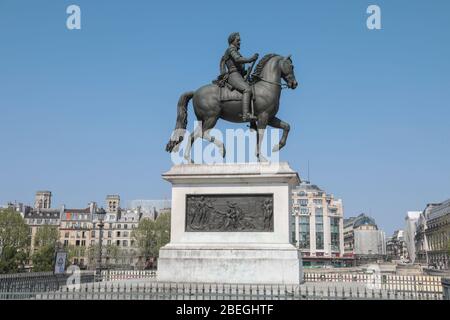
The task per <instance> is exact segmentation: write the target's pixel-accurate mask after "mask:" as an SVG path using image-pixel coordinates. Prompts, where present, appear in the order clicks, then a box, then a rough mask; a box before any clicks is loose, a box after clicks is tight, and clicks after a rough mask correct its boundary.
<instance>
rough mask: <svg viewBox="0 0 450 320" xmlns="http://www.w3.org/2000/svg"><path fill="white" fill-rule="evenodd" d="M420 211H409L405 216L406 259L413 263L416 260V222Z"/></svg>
mask: <svg viewBox="0 0 450 320" xmlns="http://www.w3.org/2000/svg"><path fill="white" fill-rule="evenodd" d="M420 214H421V212H420V211H409V212H408V213H407V214H406V217H405V244H406V248H407V250H408V260H409V262H410V263H414V262H415V260H416V243H415V236H416V228H417V226H416V224H417V221H418V220H419V218H420Z"/></svg>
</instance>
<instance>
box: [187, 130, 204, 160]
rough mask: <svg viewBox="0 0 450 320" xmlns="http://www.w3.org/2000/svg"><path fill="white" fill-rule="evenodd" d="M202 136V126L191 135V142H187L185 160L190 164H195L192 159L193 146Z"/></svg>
mask: <svg viewBox="0 0 450 320" xmlns="http://www.w3.org/2000/svg"><path fill="white" fill-rule="evenodd" d="M201 136H202V127H201V126H197V127H196V128H195V130H194V132H192V133H191V134H190V135H189V140H188V142H187V145H186V150H185V152H184V158H185V159H186V161H188V162H190V163H194V161H193V160H192V158H191V149H192V145H193V144H194V142H195V140H196V139H197V138H200V137H201Z"/></svg>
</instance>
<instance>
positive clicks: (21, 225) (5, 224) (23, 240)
mask: <svg viewBox="0 0 450 320" xmlns="http://www.w3.org/2000/svg"><path fill="white" fill-rule="evenodd" d="M29 245H30V228H29V227H28V225H27V224H26V223H25V220H24V219H23V218H22V216H21V215H20V213H18V212H16V211H15V210H14V209H11V208H8V209H0V273H15V272H18V271H20V270H22V269H23V268H24V267H25V264H26V261H27V260H28V257H29Z"/></svg>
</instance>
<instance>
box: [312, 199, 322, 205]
mask: <svg viewBox="0 0 450 320" xmlns="http://www.w3.org/2000/svg"><path fill="white" fill-rule="evenodd" d="M313 202H314V204H315V205H319V206H321V205H322V199H314V200H313Z"/></svg>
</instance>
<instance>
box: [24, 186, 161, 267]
mask: <svg viewBox="0 0 450 320" xmlns="http://www.w3.org/2000/svg"><path fill="white" fill-rule="evenodd" d="M51 198H52V194H51V192H50V191H38V192H37V193H36V197H35V202H34V205H35V207H33V208H32V207H27V206H24V209H23V216H24V218H25V222H26V223H27V224H28V225H29V226H30V237H31V250H32V251H31V252H34V251H35V248H34V242H35V237H36V233H37V230H38V229H39V228H40V227H42V226H45V225H52V226H55V227H56V228H58V230H59V242H60V244H61V245H62V246H63V247H64V248H65V249H66V250H67V251H68V252H69V259H70V261H69V262H70V263H71V264H74V265H78V266H79V267H80V268H81V269H95V268H96V266H97V263H98V256H99V251H98V250H99V242H100V228H99V225H100V221H99V217H98V214H97V212H98V207H97V204H96V203H95V202H91V203H89V205H88V206H87V207H86V208H66V207H65V206H62V207H61V208H60V209H52V208H51V207H50V206H51V201H52V199H51ZM139 203H141V204H143V203H148V204H150V203H151V204H158V205H157V206H152V207H145V208H144V209H142V208H141V207H140V206H137V207H136V208H130V209H122V208H121V207H120V196H119V195H108V196H107V197H106V210H105V211H106V215H105V217H104V220H103V229H102V230H103V232H102V267H108V268H127V269H128V268H137V267H144V266H145V265H146V262H145V261H143V258H142V257H140V254H139V249H138V247H137V244H136V243H135V240H134V238H133V235H132V232H133V230H135V229H136V228H137V227H138V225H139V222H140V221H141V219H156V218H157V217H158V216H159V215H160V214H162V213H164V212H169V213H170V201H161V200H160V201H158V200H154V201H150V200H140V202H139Z"/></svg>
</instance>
